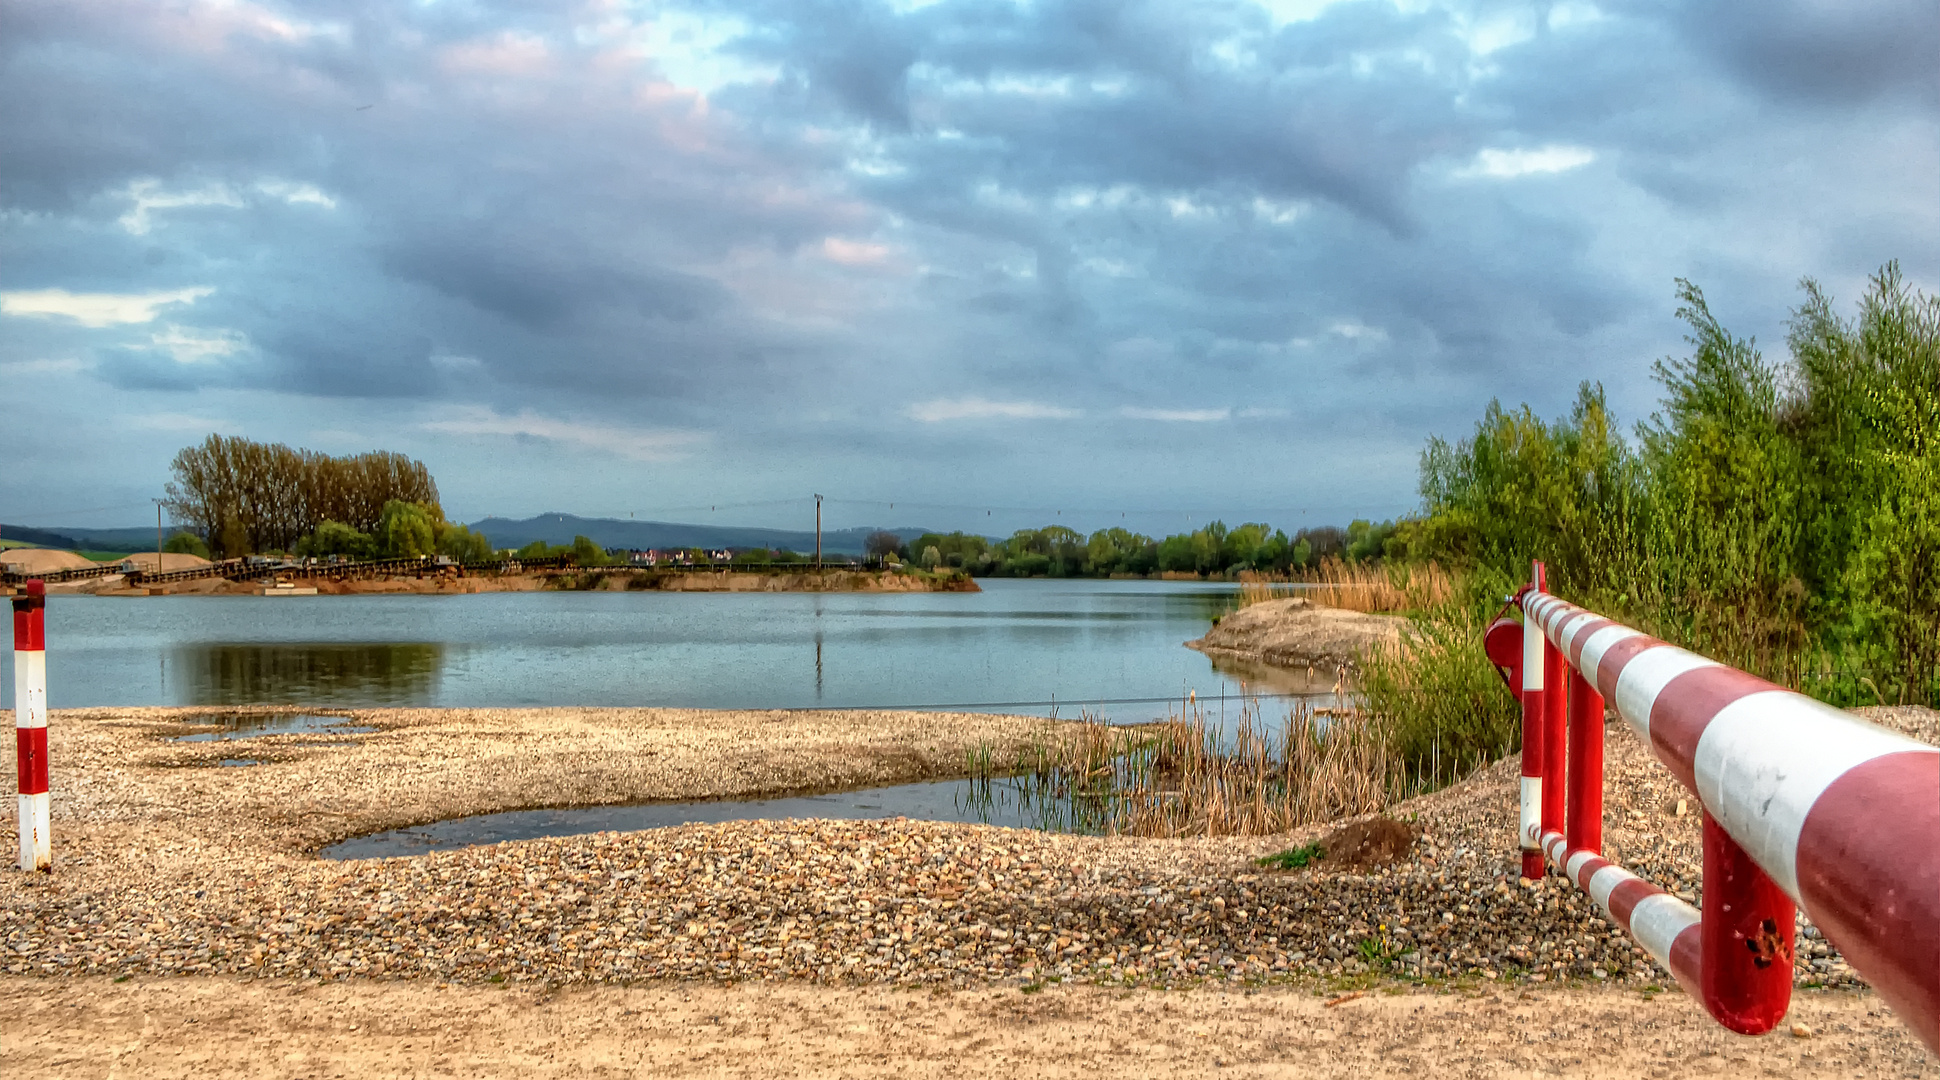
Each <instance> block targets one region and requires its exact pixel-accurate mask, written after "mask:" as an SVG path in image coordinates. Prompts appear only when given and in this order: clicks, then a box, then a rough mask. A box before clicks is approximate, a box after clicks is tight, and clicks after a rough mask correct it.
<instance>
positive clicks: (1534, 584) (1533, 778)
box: [1518, 563, 1549, 881]
mask: <svg viewBox="0 0 1940 1080" xmlns="http://www.w3.org/2000/svg"><path fill="white" fill-rule="evenodd" d="M1529 581H1530V587H1531V588H1532V589H1536V590H1539V591H1540V590H1541V589H1542V588H1543V585H1544V581H1543V564H1542V563H1535V564H1533V565H1532V566H1531V567H1530V571H1529ZM1548 651H1549V648H1548V642H1547V641H1545V640H1544V638H1543V629H1542V627H1541V626H1538V625H1537V623H1536V620H1535V618H1534V617H1533V616H1531V615H1530V614H1529V612H1528V609H1527V608H1525V609H1524V611H1523V617H1522V807H1521V810H1522V815H1521V822H1520V825H1519V828H1520V833H1521V835H1520V836H1519V837H1518V840H1519V841H1520V843H1521V845H1522V876H1523V877H1526V878H1528V879H1530V880H1532V881H1535V880H1539V879H1541V878H1542V876H1543V850H1542V834H1543V669H1544V668H1545V667H1547V666H1548V663H1547V659H1546V656H1545V654H1546V653H1547V652H1548Z"/></svg>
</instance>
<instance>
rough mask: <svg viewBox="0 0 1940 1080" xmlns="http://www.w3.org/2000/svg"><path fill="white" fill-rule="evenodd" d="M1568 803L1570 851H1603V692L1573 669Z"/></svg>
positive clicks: (1566, 828)
mask: <svg viewBox="0 0 1940 1080" xmlns="http://www.w3.org/2000/svg"><path fill="white" fill-rule="evenodd" d="M1569 684H1570V718H1569V729H1570V736H1569V738H1570V746H1569V806H1568V809H1567V811H1566V812H1565V814H1564V820H1563V840H1564V843H1565V845H1566V848H1567V850H1569V851H1579V850H1588V851H1594V852H1597V853H1599V854H1601V853H1602V851H1603V695H1602V694H1599V693H1597V692H1596V688H1595V687H1593V686H1591V685H1590V682H1589V680H1588V679H1585V678H1584V677H1583V676H1582V675H1581V674H1579V673H1578V672H1577V671H1576V669H1575V668H1571V669H1570V677H1569Z"/></svg>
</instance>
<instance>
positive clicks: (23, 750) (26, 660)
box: [13, 578, 54, 870]
mask: <svg viewBox="0 0 1940 1080" xmlns="http://www.w3.org/2000/svg"><path fill="white" fill-rule="evenodd" d="M46 611H47V584H46V582H43V581H41V580H40V579H39V578H35V579H33V580H32V581H29V582H28V583H27V587H26V589H25V590H23V592H22V595H20V596H16V597H14V598H13V689H14V713H13V724H14V731H13V737H14V755H15V757H14V760H15V775H16V776H17V777H18V778H19V780H20V783H19V791H20V802H19V807H20V816H19V818H18V821H19V823H20V868H21V869H22V870H49V869H52V868H53V865H54V858H53V853H52V848H51V846H50V844H49V841H48V825H47V819H48V804H47V623H46Z"/></svg>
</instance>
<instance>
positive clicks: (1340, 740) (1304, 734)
mask: <svg viewBox="0 0 1940 1080" xmlns="http://www.w3.org/2000/svg"><path fill="white" fill-rule="evenodd" d="M1086 719H1087V722H1084V723H1081V724H1077V725H1073V727H1072V728H1070V729H1067V730H1066V731H1065V732H1064V733H1063V734H1062V735H1061V736H1060V737H1059V739H1058V740H1057V741H1055V742H1051V743H1043V744H1039V745H1037V746H1034V747H1031V748H1030V749H1028V750H1026V751H1025V752H1024V753H1023V754H1021V755H1020V756H1019V757H1018V759H1017V760H1016V761H1015V763H1014V768H1013V769H1011V770H1006V771H1007V772H1012V773H1013V774H1014V775H1012V776H1011V777H1010V778H1009V779H1008V780H1006V781H1005V782H1006V783H1007V784H1009V785H1010V786H1011V787H1013V788H1014V789H1015V791H1016V793H1017V794H1018V796H1019V797H1020V799H1021V800H1023V801H1025V802H1028V803H1030V804H1031V805H1032V806H1034V807H1035V808H1036V810H1037V816H1038V817H1039V818H1040V819H1041V822H1042V824H1043V825H1044V827H1046V828H1056V829H1063V830H1068V831H1083V832H1099V833H1108V834H1118V835H1126V836H1147V837H1179V836H1235V835H1237V836H1263V835H1272V834H1276V833H1282V832H1285V831H1287V830H1288V829H1292V828H1295V827H1297V826H1300V825H1306V824H1311V823H1313V822H1319V821H1331V820H1334V819H1336V818H1340V817H1351V816H1353V815H1356V814H1364V813H1369V812H1371V811H1375V810H1379V809H1381V808H1382V807H1384V806H1386V805H1388V803H1389V802H1390V801H1391V800H1392V798H1394V797H1397V796H1399V795H1402V794H1405V793H1404V792H1403V791H1402V790H1401V788H1402V785H1403V781H1402V770H1401V769H1400V767H1399V763H1398V762H1397V761H1396V760H1395V759H1394V757H1393V755H1392V754H1391V752H1390V751H1389V740H1388V739H1387V737H1386V734H1385V732H1383V731H1382V730H1380V728H1379V725H1378V723H1377V722H1376V721H1375V720H1374V719H1373V717H1372V716H1371V715H1370V714H1367V713H1364V712H1361V711H1359V710H1328V711H1326V712H1322V711H1318V710H1315V709H1311V708H1309V707H1307V706H1305V705H1295V706H1293V707H1292V708H1291V709H1289V711H1288V712H1287V715H1286V719H1285V720H1284V721H1282V722H1281V723H1279V724H1277V725H1276V724H1273V723H1271V722H1269V721H1267V720H1266V719H1265V718H1264V716H1263V715H1262V714H1261V712H1260V708H1259V703H1258V701H1257V700H1248V701H1246V702H1244V703H1243V704H1242V705H1241V708H1240V714H1239V718H1238V720H1237V721H1236V722H1235V723H1234V724H1233V725H1232V726H1231V728H1230V729H1227V728H1225V727H1224V726H1222V725H1220V724H1218V723H1216V722H1213V721H1209V720H1208V719H1207V717H1206V714H1205V710H1204V709H1203V708H1202V707H1200V705H1199V704H1198V703H1197V702H1196V701H1193V700H1191V699H1188V700H1187V702H1186V703H1185V707H1184V708H1183V709H1181V710H1180V712H1178V713H1176V714H1174V715H1173V716H1171V717H1170V718H1168V719H1166V720H1164V721H1161V722H1159V723H1156V724H1147V725H1141V726H1139V727H1135V728H1125V727H1113V726H1111V725H1109V724H1105V723H1102V722H1098V721H1096V720H1093V719H1091V718H1089V717H1087V718H1086ZM993 764H994V763H993V762H992V761H991V759H990V756H989V755H988V754H987V753H981V754H979V755H973V758H972V762H971V772H972V774H973V775H974V776H977V777H978V778H979V779H980V780H983V781H985V782H991V781H994V780H995V779H996V776H995V775H994V773H993V771H992V770H991V766H992V765H993Z"/></svg>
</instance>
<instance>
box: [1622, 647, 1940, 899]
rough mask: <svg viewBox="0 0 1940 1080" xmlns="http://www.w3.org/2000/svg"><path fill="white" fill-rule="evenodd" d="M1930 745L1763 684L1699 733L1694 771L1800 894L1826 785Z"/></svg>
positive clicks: (1757, 851)
mask: <svg viewBox="0 0 1940 1080" xmlns="http://www.w3.org/2000/svg"><path fill="white" fill-rule="evenodd" d="M1639 659H1642V657H1639ZM1633 666H1634V665H1633ZM1624 674H1625V675H1626V676H1628V675H1629V672H1628V671H1627V670H1626V671H1625V673H1624ZM1931 749H1932V747H1930V746H1927V745H1926V744H1925V743H1919V742H1915V741H1913V740H1912V739H1909V738H1906V737H1905V736H1903V735H1899V734H1896V733H1894V732H1891V731H1888V730H1886V729H1885V728H1882V727H1878V726H1876V725H1874V724H1869V723H1867V722H1865V721H1864V720H1861V719H1859V718H1858V717H1856V716H1853V715H1852V714H1850V713H1847V712H1844V711H1842V710H1840V709H1835V708H1833V707H1832V706H1830V705H1825V704H1821V703H1820V702H1817V701H1814V700H1812V699H1811V698H1807V697H1803V696H1801V695H1798V694H1794V693H1792V692H1790V691H1787V690H1767V691H1764V692H1762V693H1754V694H1747V695H1745V696H1744V697H1741V698H1739V699H1738V700H1736V701H1734V702H1732V703H1731V704H1729V705H1726V706H1725V707H1724V708H1722V709H1720V710H1718V715H1717V716H1715V717H1713V718H1712V720H1711V723H1710V724H1709V725H1708V726H1706V727H1705V729H1704V734H1703V735H1701V736H1699V738H1698V744H1697V751H1696V753H1695V754H1693V755H1692V756H1693V761H1692V771H1693V772H1694V773H1695V774H1696V778H1697V791H1698V798H1699V799H1700V800H1702V801H1703V803H1704V806H1705V808H1706V809H1707V810H1709V811H1710V812H1711V816H1712V817H1714V818H1716V819H1717V820H1718V824H1720V825H1722V826H1724V829H1725V831H1726V832H1728V833H1730V834H1731V836H1732V838H1733V839H1734V840H1737V841H1738V843H1739V844H1740V845H1741V846H1742V847H1743V848H1744V849H1745V851H1746V853H1747V854H1749V855H1750V856H1751V857H1752V858H1753V859H1754V860H1756V861H1757V863H1758V865H1759V866H1761V867H1763V868H1764V870H1765V872H1766V873H1767V874H1769V875H1771V878H1772V881H1774V882H1776V883H1777V885H1778V887H1779V888H1781V889H1784V890H1785V893H1786V895H1788V896H1790V897H1791V898H1792V899H1793V900H1798V899H1799V876H1798V849H1799V833H1800V831H1801V830H1802V829H1804V827H1805V818H1806V815H1808V814H1810V813H1811V812H1812V806H1813V804H1814V803H1816V802H1818V801H1819V796H1820V795H1822V794H1824V792H1825V789H1826V788H1828V787H1830V786H1831V785H1832V782H1833V781H1835V780H1837V779H1839V778H1840V777H1841V776H1844V775H1845V774H1846V772H1847V771H1848V770H1851V769H1853V768H1855V767H1856V766H1859V765H1863V764H1865V763H1866V762H1868V761H1871V760H1873V759H1874V758H1877V757H1884V756H1885V755H1887V754H1898V753H1902V752H1905V751H1908V750H1931Z"/></svg>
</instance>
